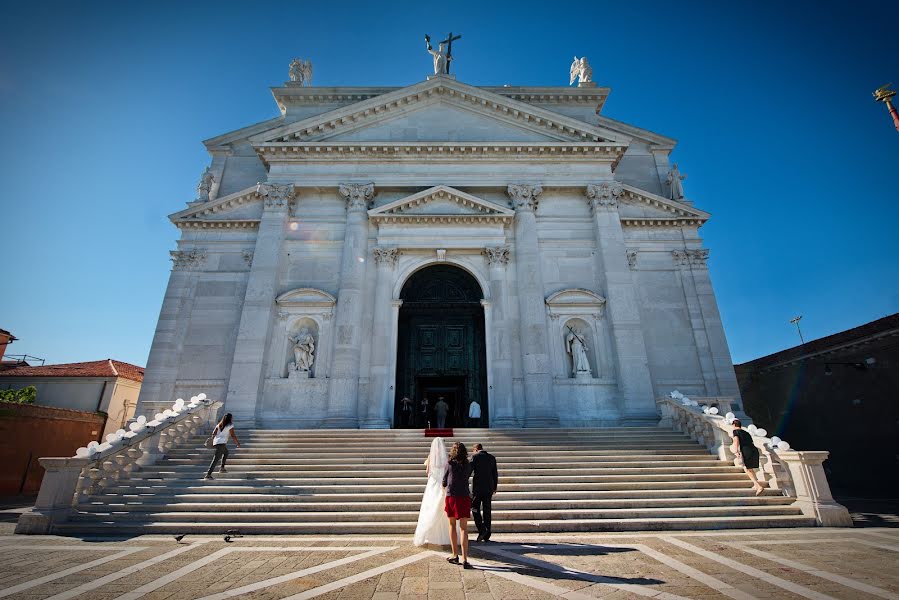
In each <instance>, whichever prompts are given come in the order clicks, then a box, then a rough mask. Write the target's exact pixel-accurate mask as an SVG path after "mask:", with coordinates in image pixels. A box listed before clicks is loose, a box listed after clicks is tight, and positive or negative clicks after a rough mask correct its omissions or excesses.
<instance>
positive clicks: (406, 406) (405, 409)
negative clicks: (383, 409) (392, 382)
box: [400, 396, 412, 427]
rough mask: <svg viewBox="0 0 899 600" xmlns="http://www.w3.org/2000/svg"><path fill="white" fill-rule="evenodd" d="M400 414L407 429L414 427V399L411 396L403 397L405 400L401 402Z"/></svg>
mask: <svg viewBox="0 0 899 600" xmlns="http://www.w3.org/2000/svg"><path fill="white" fill-rule="evenodd" d="M400 414H401V415H402V418H403V424H404V425H405V426H406V427H412V399H411V398H409V396H403V399H402V400H400Z"/></svg>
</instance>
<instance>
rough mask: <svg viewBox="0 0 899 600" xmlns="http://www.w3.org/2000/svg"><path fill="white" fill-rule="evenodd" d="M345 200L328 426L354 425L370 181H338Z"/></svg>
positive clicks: (372, 185)
mask: <svg viewBox="0 0 899 600" xmlns="http://www.w3.org/2000/svg"><path fill="white" fill-rule="evenodd" d="M338 191H339V193H340V195H341V196H343V197H344V198H345V199H346V203H347V217H346V230H345V232H344V237H343V252H342V254H341V259H340V285H339V286H338V293H337V310H336V314H335V324H334V329H335V333H336V339H335V342H334V353H333V355H332V358H331V380H330V384H329V393H328V416H327V418H326V423H327V425H328V426H330V427H351V428H352V427H357V426H358V415H357V414H356V412H357V404H356V397H357V395H358V392H359V360H360V355H361V351H360V347H361V345H362V335H361V329H362V303H363V301H364V298H363V291H364V287H365V262H366V260H365V259H366V254H367V252H366V249H367V244H368V212H367V211H368V205H369V203H370V202H371V199H372V196H374V184H372V183H365V184H358V183H353V184H341V185H340V186H339V188H338Z"/></svg>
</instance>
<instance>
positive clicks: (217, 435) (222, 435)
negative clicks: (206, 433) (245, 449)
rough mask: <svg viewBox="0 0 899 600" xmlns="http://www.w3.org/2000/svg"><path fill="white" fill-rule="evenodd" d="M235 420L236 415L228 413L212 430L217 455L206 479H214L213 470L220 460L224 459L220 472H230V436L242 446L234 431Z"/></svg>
mask: <svg viewBox="0 0 899 600" xmlns="http://www.w3.org/2000/svg"><path fill="white" fill-rule="evenodd" d="M233 421H234V417H232V416H231V413H228V414H226V415H225V416H224V417H222V420H221V421H219V422H218V425H216V426H215V429H213V430H212V447H213V448H215V456H214V457H213V458H212V463H211V464H210V465H209V470H208V471H206V477H204V479H212V471H213V470H214V469H215V466H216V465H217V464H218V462H219V460H221V461H222V466H221V468H220V469H219V473H227V472H228V471H227V470H226V469H225V461H226V460H228V436H231V438H232V439H233V440H234V443H235V444H237V447H238V448H240V441H239V440H238V439H237V434H236V433H234V422H233Z"/></svg>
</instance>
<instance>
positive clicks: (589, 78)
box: [568, 56, 593, 85]
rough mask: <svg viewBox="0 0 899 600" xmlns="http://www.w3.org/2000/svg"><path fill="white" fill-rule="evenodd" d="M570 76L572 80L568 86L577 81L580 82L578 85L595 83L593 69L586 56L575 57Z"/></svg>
mask: <svg viewBox="0 0 899 600" xmlns="http://www.w3.org/2000/svg"><path fill="white" fill-rule="evenodd" d="M570 74H571V79H570V80H569V81H568V85H572V84H573V83H574V80H575V79H579V80H580V81H578V85H581V84H583V83H593V67H591V66H590V63H588V62H587V57H586V56H582V57H580V58H578V57H577V56H575V57H574V61H573V62H572V63H571V69H570Z"/></svg>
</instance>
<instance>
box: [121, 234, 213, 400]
mask: <svg viewBox="0 0 899 600" xmlns="http://www.w3.org/2000/svg"><path fill="white" fill-rule="evenodd" d="M171 255H172V274H171V275H170V276H169V284H168V287H167V288H166V290H165V298H164V299H163V301H162V308H161V309H160V311H159V322H158V323H157V325H156V333H155V334H154V335H153V344H152V345H151V346H150V356H149V358H148V359H147V368H146V372H145V375H144V381H143V383H142V384H141V390H140V396H139V399H138V407H137V410H136V413H135V414H136V415H144V416H146V417H148V418H152V417H153V415H154V414H156V413H157V412H160V409H161V408H163V407H166V408H167V407H168V405H170V404H171V403H172V401H173V400H174V399H175V398H174V396H175V380H176V379H177V377H178V366H179V364H180V361H181V345H182V343H183V341H184V334H185V332H186V330H187V326H186V323H187V319H188V317H189V316H190V309H191V306H192V304H193V297H194V292H195V290H196V284H197V277H198V272H197V267H199V266H200V265H201V264H202V263H203V262H204V261H205V260H206V251H205V250H174V251H172V252H171Z"/></svg>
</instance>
